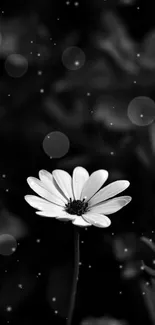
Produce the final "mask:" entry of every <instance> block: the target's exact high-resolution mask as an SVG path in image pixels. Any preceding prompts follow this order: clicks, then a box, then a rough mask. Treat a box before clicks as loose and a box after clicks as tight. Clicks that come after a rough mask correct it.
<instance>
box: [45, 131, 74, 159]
mask: <svg viewBox="0 0 155 325" xmlns="http://www.w3.org/2000/svg"><path fill="white" fill-rule="evenodd" d="M69 147H70V142H69V139H68V137H67V136H66V135H65V134H64V133H62V132H59V131H53V132H51V133H49V134H47V135H46V137H45V139H44V141H43V149H44V151H45V153H46V154H47V155H48V156H49V157H50V158H61V157H63V156H65V155H66V154H67V152H68V150H69Z"/></svg>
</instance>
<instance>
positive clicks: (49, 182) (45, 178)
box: [39, 169, 68, 203]
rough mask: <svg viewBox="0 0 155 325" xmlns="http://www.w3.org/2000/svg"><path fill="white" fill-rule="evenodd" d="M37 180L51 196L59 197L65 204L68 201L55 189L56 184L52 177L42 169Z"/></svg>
mask: <svg viewBox="0 0 155 325" xmlns="http://www.w3.org/2000/svg"><path fill="white" fill-rule="evenodd" d="M39 178H40V180H41V182H42V183H43V185H44V187H45V188H46V189H47V190H48V191H49V192H50V193H52V194H53V195H55V196H57V197H59V198H60V199H61V200H62V201H63V202H64V203H67V202H68V200H67V199H66V198H65V197H64V196H63V195H62V194H61V193H60V191H59V190H58V189H57V188H56V183H55V181H54V179H53V175H52V174H51V173H49V172H48V171H46V170H44V169H42V170H40V171H39Z"/></svg>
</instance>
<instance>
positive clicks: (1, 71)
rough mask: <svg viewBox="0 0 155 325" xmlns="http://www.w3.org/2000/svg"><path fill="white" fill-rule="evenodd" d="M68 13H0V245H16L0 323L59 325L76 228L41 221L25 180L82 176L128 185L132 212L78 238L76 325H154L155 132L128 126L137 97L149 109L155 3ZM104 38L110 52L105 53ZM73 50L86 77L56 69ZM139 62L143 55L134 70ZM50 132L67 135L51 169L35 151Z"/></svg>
mask: <svg viewBox="0 0 155 325" xmlns="http://www.w3.org/2000/svg"><path fill="white" fill-rule="evenodd" d="M75 2H76V1H73V0H71V1H69V4H68V5H67V4H66V2H65V1H63V0H58V1H53V0H51V1H49V0H44V1H40V0H39V1H37V0H36V1H26V2H25V1H14V2H13V3H10V2H9V1H5V2H4V4H3V3H2V4H1V9H0V10H1V13H0V35H1V37H2V38H1V42H0V144H1V146H0V148H1V151H0V153H1V154H0V228H1V230H0V234H11V235H12V236H13V237H14V238H16V240H17V243H18V245H17V249H16V251H15V252H14V253H13V254H10V255H5V254H4V250H5V249H6V251H7V249H8V246H9V245H10V244H8V243H4V248H3V249H2V251H3V253H2V254H1V255H0V323H1V324H12V325H14V324H16V325H18V324H20V325H28V324H29V325H31V324H33V325H34V324H45V325H48V324H65V322H66V317H67V315H68V308H69V297H70V293H71V283H72V276H73V266H74V265H73V262H74V238H73V235H74V232H73V230H74V229H73V228H74V227H73V225H72V224H71V223H69V222H68V223H63V222H59V221H57V220H54V219H52V220H51V219H49V218H42V217H39V216H37V215H36V214H35V211H34V209H33V208H31V207H30V206H28V204H27V203H26V202H25V201H24V195H26V194H31V193H32V191H31V189H30V188H29V187H28V185H27V182H26V178H27V177H28V176H35V177H38V171H39V170H40V169H46V170H48V171H50V172H52V171H53V170H54V169H56V168H60V169H64V170H66V171H68V172H69V173H70V174H72V171H73V169H74V168H75V167H76V166H83V167H85V168H86V169H87V170H88V171H89V173H92V172H93V171H95V170H97V169H107V170H108V171H109V179H108V183H109V182H112V181H115V180H117V179H127V180H129V181H130V184H131V185H130V187H129V188H128V189H127V191H126V192H125V195H131V196H132V202H131V203H130V204H129V205H128V206H127V207H125V208H124V209H122V210H121V211H120V212H118V213H117V214H116V215H112V216H111V221H112V225H111V226H110V227H109V228H106V229H100V228H95V227H90V228H88V230H87V231H86V230H85V229H80V236H81V240H83V241H84V243H81V244H80V250H81V263H82V265H81V266H80V276H79V282H78V291H77V299H76V306H75V312H74V318H73V324H83V325H84V321H83V320H84V319H87V318H88V324H96V325H101V324H102V325H114V324H116V325H117V323H114V319H115V322H116V320H117V321H118V322H119V323H118V324H129V325H134V324H136V325H137V324H141V325H142V324H145V325H147V324H148V325H149V324H155V315H154V312H153V310H154V309H155V295H154V284H153V282H151V281H152V276H150V275H148V274H147V272H144V271H142V270H141V268H140V267H141V261H142V260H144V261H145V263H146V264H147V265H149V266H150V267H153V265H152V261H153V257H154V253H153V251H152V249H151V248H149V246H147V245H146V244H145V243H143V242H142V241H141V236H145V237H147V238H151V239H152V240H153V241H154V226H155V221H154V220H155V219H154V218H155V200H154V198H155V191H154V189H155V127H154V122H153V123H151V124H150V125H148V126H143V127H140V126H137V125H135V124H133V123H131V122H130V121H129V119H128V117H127V107H128V104H129V102H130V101H131V100H132V99H133V98H134V97H137V96H147V97H149V98H151V99H153V100H155V94H154V89H155V36H153V37H152V38H150V35H155V26H154V3H153V0H152V1H149V3H148V1H136V0H135V1H134V0H133V1H131V0H129V1H125V0H124V1H123V0H122V1H121V0H120V1H114V0H107V1H103V0H92V1H88V0H81V1H80V0H79V1H77V2H78V3H79V5H78V6H76V5H75ZM138 7H139V9H137V8H138ZM57 18H59V20H57ZM32 39H33V41H34V42H33V44H31V43H30V41H31V40H32ZM105 39H106V40H108V42H110V44H111V46H112V50H111V51H110V50H106V49H105V48H104V41H105ZM11 40H12V42H11ZM10 44H11V45H10ZM70 46H77V47H79V48H80V49H82V50H83V52H84V53H85V55H86V61H85V64H84V66H83V67H82V68H81V69H78V70H76V71H72V70H68V69H66V67H65V66H64V65H63V63H62V54H63V51H64V50H65V49H66V48H67V47H70ZM30 52H32V54H30ZM38 52H39V53H41V57H38V56H37V53H38ZM11 53H19V54H21V55H23V56H24V57H26V59H27V61H28V70H27V72H26V73H25V74H24V75H23V76H22V77H20V78H17V77H11V76H10V75H8V73H7V71H6V67H5V62H6V58H7V56H8V55H10V54H11ZM136 53H141V57H140V58H139V59H138V58H137V56H136ZM38 71H42V74H41V75H38ZM135 80H136V84H135V83H134V81H135ZM40 89H44V92H43V93H42V92H40ZM99 101H100V102H101V103H102V105H101V106H102V107H101V108H100V107H99V105H98V103H99ZM109 103H110V104H109ZM111 105H115V107H116V109H115V110H112V109H111ZM111 122H112V123H113V126H111V125H110V123H111ZM57 130H58V131H61V132H63V133H64V134H65V135H67V136H68V138H69V141H70V150H69V151H68V153H67V154H66V155H65V156H64V157H62V158H55V159H50V158H49V157H48V156H47V155H46V153H45V152H44V150H43V146H42V143H43V140H44V138H45V136H46V135H47V134H48V133H49V132H52V131H57ZM111 152H114V154H111ZM122 195H123V194H122ZM38 239H40V241H39V242H38V241H37V240H38ZM7 245H8V246H7ZM126 246H128V247H129V254H127V255H125V254H124V247H126ZM90 266H91V267H90ZM38 273H41V275H38ZM148 281H149V283H150V285H149V286H147V285H146V283H147V282H148ZM151 283H152V285H151ZM19 284H22V289H21V288H20V287H19ZM148 287H149V288H150V289H148ZM145 289H146V290H145ZM52 297H56V301H52ZM8 306H11V307H12V310H11V311H8V309H7V308H8ZM152 306H153V307H152ZM55 311H58V313H57V312H55ZM97 318H101V320H100V323H99V320H97ZM112 319H113V320H112ZM8 321H9V322H8Z"/></svg>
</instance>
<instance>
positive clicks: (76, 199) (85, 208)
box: [25, 167, 131, 228]
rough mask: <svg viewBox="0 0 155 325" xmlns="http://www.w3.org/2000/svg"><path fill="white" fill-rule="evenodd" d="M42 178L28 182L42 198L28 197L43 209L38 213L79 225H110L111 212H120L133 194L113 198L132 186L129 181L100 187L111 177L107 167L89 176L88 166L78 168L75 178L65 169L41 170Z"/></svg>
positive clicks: (27, 196)
mask: <svg viewBox="0 0 155 325" xmlns="http://www.w3.org/2000/svg"><path fill="white" fill-rule="evenodd" d="M39 178H40V180H39V179H37V178H35V177H28V178H27V182H28V184H29V186H30V187H31V188H32V190H33V191H34V192H36V193H37V194H38V195H39V196H40V197H38V196H35V195H26V196H25V200H26V201H27V202H28V203H29V204H30V205H31V206H32V207H33V208H35V209H38V210H39V211H37V212H36V214H38V215H40V216H45V217H54V218H57V219H59V220H71V221H72V223H73V224H74V225H77V226H81V227H88V226H91V225H94V226H96V227H103V228H104V227H108V226H110V224H111V221H110V219H109V218H108V217H107V215H109V214H111V213H114V212H117V211H118V210H120V209H121V208H123V207H124V206H125V205H127V204H128V203H129V202H130V201H131V197H130V196H120V197H116V198H113V199H111V198H112V197H113V196H115V195H117V194H118V193H120V192H122V191H124V190H125V189H126V188H127V187H128V186H129V185H130V183H129V182H128V181H126V180H118V181H115V182H113V183H111V184H108V185H107V186H105V187H103V188H102V189H101V190H99V189H100V188H101V187H102V185H103V184H104V183H105V182H106V180H107V178H108V172H107V171H106V170H104V169H99V170H97V171H95V172H93V173H92V174H91V175H90V176H89V173H88V172H87V170H86V169H85V168H83V167H76V168H74V170H73V175H72V177H71V176H70V175H69V174H68V173H67V172H66V171H64V170H61V169H55V170H54V171H53V172H52V174H51V173H49V172H47V171H46V170H41V171H40V172H39ZM41 197H42V198H41Z"/></svg>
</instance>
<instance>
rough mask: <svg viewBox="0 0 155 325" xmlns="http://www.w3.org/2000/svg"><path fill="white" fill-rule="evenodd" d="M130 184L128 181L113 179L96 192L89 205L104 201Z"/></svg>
mask: <svg viewBox="0 0 155 325" xmlns="http://www.w3.org/2000/svg"><path fill="white" fill-rule="evenodd" d="M129 185H130V183H129V181H124V180H123V181H115V182H113V183H111V184H108V185H107V186H105V187H104V188H102V189H101V190H100V191H99V192H98V193H96V194H95V195H94V196H93V197H92V198H91V199H90V201H89V206H90V207H91V206H94V205H95V204H97V203H100V202H102V201H105V200H107V199H109V198H111V197H113V196H115V195H117V194H119V193H120V192H123V191H124V190H126V188H127V187H128V186H129Z"/></svg>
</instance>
